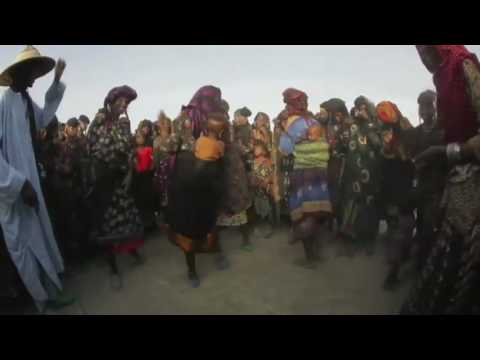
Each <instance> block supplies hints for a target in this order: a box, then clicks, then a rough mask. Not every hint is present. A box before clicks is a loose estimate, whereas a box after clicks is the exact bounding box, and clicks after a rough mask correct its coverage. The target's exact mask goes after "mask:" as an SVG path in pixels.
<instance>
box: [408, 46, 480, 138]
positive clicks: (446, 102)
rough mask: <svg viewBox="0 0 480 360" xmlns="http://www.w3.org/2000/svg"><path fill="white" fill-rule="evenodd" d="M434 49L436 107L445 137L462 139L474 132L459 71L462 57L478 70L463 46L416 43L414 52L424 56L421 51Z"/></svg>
mask: <svg viewBox="0 0 480 360" xmlns="http://www.w3.org/2000/svg"><path fill="white" fill-rule="evenodd" d="M428 48H433V49H435V50H436V51H437V52H438V54H439V56H440V58H441V64H440V66H439V68H438V69H437V70H436V71H435V73H434V74H433V82H434V84H435V87H436V89H437V110H438V114H439V117H440V118H441V119H442V123H443V127H444V129H445V140H446V141H447V142H448V143H451V142H464V141H466V140H467V139H469V138H470V137H472V136H474V135H475V134H476V133H477V129H478V124H477V122H476V119H475V112H474V110H473V108H472V106H471V104H470V100H469V97H468V94H467V83H466V79H465V75H464V72H463V63H464V61H465V60H467V59H468V60H470V61H472V62H473V63H474V64H475V66H477V69H478V70H480V63H479V62H478V59H477V57H476V56H475V54H473V53H471V52H469V51H468V50H467V49H466V48H465V46H464V45H417V50H418V53H419V54H420V56H421V57H423V56H425V50H426V49H428Z"/></svg>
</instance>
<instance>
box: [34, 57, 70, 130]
mask: <svg viewBox="0 0 480 360" xmlns="http://www.w3.org/2000/svg"><path fill="white" fill-rule="evenodd" d="M65 67H66V63H65V61H64V60H63V59H59V60H58V61H57V64H56V66H55V77H54V79H53V83H52V85H51V86H50V88H49V89H48V91H47V93H46V94H45V105H44V107H43V109H41V108H40V107H39V106H38V105H37V104H35V102H33V109H34V111H35V120H36V121H37V129H38V130H40V129H44V128H46V127H47V126H48V124H49V123H50V121H52V119H53V118H54V116H55V113H56V112H57V110H58V107H59V106H60V103H61V102H62V99H63V94H64V93H65V88H66V86H65V84H64V83H62V82H61V81H60V80H61V78H62V75H63V71H64V70H65Z"/></svg>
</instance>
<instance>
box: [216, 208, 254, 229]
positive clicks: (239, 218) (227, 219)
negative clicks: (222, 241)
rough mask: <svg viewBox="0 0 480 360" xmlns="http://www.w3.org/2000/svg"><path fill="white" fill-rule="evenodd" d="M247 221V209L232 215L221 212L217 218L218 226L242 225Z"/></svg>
mask: <svg viewBox="0 0 480 360" xmlns="http://www.w3.org/2000/svg"><path fill="white" fill-rule="evenodd" d="M247 223H248V217H247V210H244V211H241V212H239V213H238V214H235V215H232V216H228V215H225V214H221V215H220V216H219V217H218V219H217V225H218V226H240V225H245V224H247Z"/></svg>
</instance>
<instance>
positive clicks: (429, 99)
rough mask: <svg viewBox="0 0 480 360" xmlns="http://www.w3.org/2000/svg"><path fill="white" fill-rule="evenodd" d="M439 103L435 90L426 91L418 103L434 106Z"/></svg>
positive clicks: (419, 96)
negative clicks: (433, 104)
mask: <svg viewBox="0 0 480 360" xmlns="http://www.w3.org/2000/svg"><path fill="white" fill-rule="evenodd" d="M436 101H437V93H436V92H435V91H433V90H425V91H423V92H421V93H420V95H418V99H417V103H418V104H419V105H420V104H432V103H435V102H436Z"/></svg>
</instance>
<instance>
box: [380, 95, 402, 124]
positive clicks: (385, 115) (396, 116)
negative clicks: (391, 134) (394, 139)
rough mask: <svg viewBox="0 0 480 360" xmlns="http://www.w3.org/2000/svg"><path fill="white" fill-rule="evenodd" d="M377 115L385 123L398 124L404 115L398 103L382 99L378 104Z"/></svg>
mask: <svg viewBox="0 0 480 360" xmlns="http://www.w3.org/2000/svg"><path fill="white" fill-rule="evenodd" d="M377 117H378V119H379V120H380V121H381V122H383V123H384V124H387V125H389V124H396V123H398V122H399V121H400V119H401V118H402V117H403V116H402V113H401V112H400V110H399V109H398V107H397V105H395V104H394V103H392V102H391V101H382V102H380V103H378V105H377Z"/></svg>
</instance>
